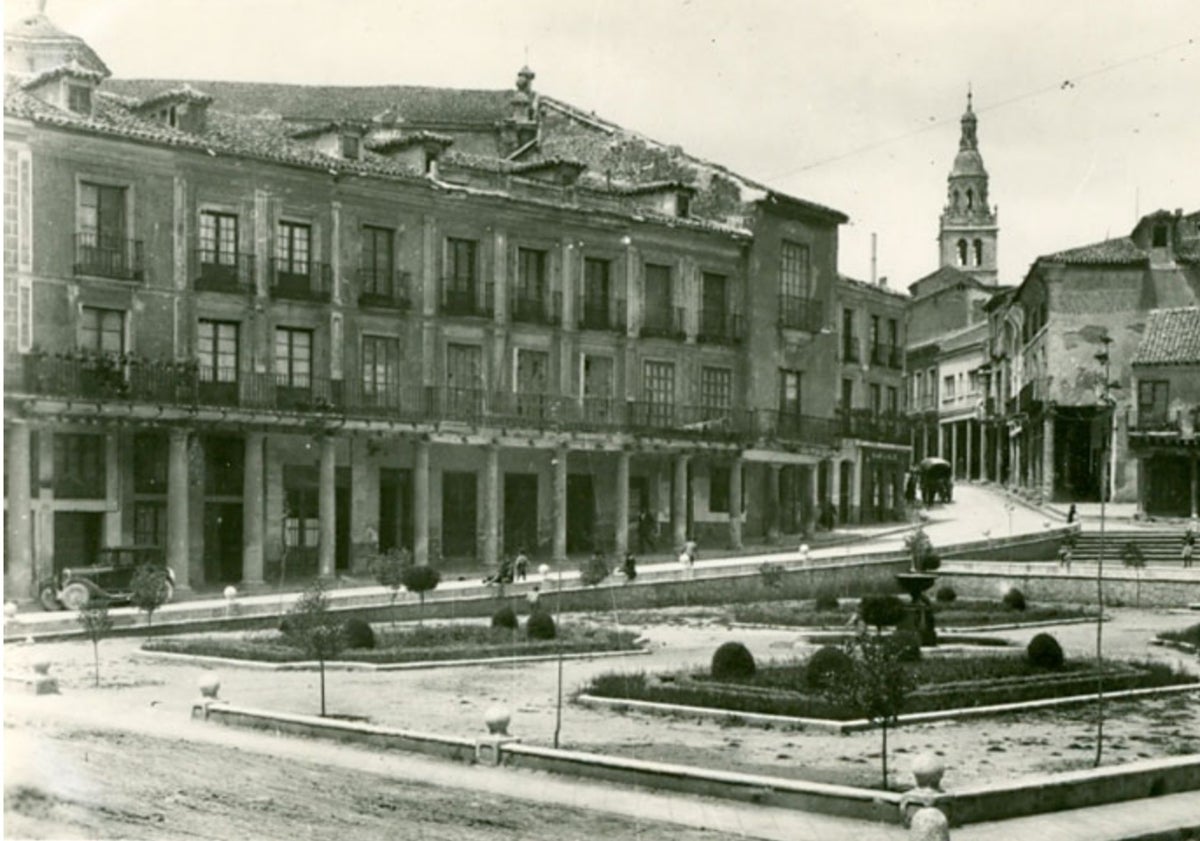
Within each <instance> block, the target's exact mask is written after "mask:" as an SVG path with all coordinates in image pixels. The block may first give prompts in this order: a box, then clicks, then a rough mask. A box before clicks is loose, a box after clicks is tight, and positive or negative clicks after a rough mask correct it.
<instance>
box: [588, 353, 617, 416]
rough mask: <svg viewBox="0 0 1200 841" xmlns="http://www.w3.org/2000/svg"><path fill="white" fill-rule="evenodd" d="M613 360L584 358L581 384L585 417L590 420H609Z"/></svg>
mask: <svg viewBox="0 0 1200 841" xmlns="http://www.w3.org/2000/svg"><path fill="white" fill-rule="evenodd" d="M613 382H614V376H613V359H612V357H611V356H592V355H591V354H585V355H584V357H583V377H582V379H581V382H580V386H581V389H582V397H583V411H584V416H585V417H586V418H587V419H588V420H607V419H608V417H609V413H610V411H611V408H612V399H613Z"/></svg>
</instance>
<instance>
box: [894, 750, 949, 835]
mask: <svg viewBox="0 0 1200 841" xmlns="http://www.w3.org/2000/svg"><path fill="white" fill-rule="evenodd" d="M945 773H946V763H944V762H943V761H942V759H941V757H939V756H938V755H937V754H933V753H921V754H918V755H917V756H915V757H913V763H912V775H913V780H914V781H915V782H916V784H917V785H916V787H915V788H913V789H910V790H909V791H906V792H904V795H903V796H902V797H901V798H900V816H901V820H902V821H903V822H904V825H905V826H910V825H911V824H912V821H913V818H914V816H915V815H916V814H917V813H918V812H921V811H924V810H925V809H928V808H930V807H932V806H933V805H934V804H935V803H936V802H937V799H938V796H939V795H940V794H941V793H942V777H943V776H944V775H945ZM939 814H940V813H939Z"/></svg>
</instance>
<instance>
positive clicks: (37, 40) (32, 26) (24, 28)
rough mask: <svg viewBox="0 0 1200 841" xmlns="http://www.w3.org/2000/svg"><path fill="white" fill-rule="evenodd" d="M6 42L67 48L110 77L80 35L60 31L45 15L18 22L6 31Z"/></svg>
mask: <svg viewBox="0 0 1200 841" xmlns="http://www.w3.org/2000/svg"><path fill="white" fill-rule="evenodd" d="M4 40H5V42H6V43H7V42H9V41H12V42H16V43H20V44H24V45H28V46H35V45H39V44H40V45H45V46H58V47H66V48H67V49H68V50H69V52H70V54H72V55H74V56H75V57H77V58H81V59H83V63H84V64H86V65H89V66H90V67H91V68H92V69H93V70H96V71H98V72H100V73H101V74H102V75H104V76H106V77H107V76H110V75H112V74H111V71H110V70H109V69H108V66H107V65H106V64H105V63H104V62H103V61H101V60H100V56H98V55H96V53H95V51H94V50H92V48H91V47H89V46H88V45H87V43H86V42H85V41H84V40H83V39H82V38H80V37H79V36H78V35H72V34H71V33H70V32H65V31H63V30H62V29H59V28H58V26H57V25H56V24H55V23H54V22H53V21H51V20H50V18H48V17H46V16H45V15H44V14H41V13H39V14H36V15H29V16H28V17H25V18H22V19H21V20H19V21H17V22H16V24H15V25H13V26H12V27H10V28H8V29H5V30H4Z"/></svg>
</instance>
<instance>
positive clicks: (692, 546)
mask: <svg viewBox="0 0 1200 841" xmlns="http://www.w3.org/2000/svg"><path fill="white" fill-rule="evenodd" d="M683 551H684V552H686V553H687V556H688V566H695V564H696V558H697V556H699V554H700V547H699V546H697V545H696V541H694V540H687V541H685V542H684V544H683Z"/></svg>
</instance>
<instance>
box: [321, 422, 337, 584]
mask: <svg viewBox="0 0 1200 841" xmlns="http://www.w3.org/2000/svg"><path fill="white" fill-rule="evenodd" d="M336 470H337V439H336V438H334V437H333V436H332V435H322V436H321V466H320V472H319V475H318V478H317V482H318V491H317V494H318V497H317V502H318V505H319V508H318V511H317V516H318V517H319V519H318V521H317V522H318V539H319V543H318V544H317V570H318V571H317V574H318V575H320V576H321V578H333V576H334V575H335V574H336V572H337V570H336V566H335V565H336V560H337V556H336V555H335V552H334V547H335V544H336V541H337V505H336V500H337V485H336V482H335V476H336Z"/></svg>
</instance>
